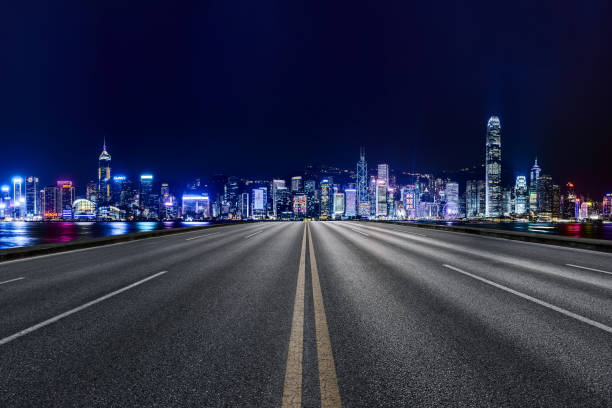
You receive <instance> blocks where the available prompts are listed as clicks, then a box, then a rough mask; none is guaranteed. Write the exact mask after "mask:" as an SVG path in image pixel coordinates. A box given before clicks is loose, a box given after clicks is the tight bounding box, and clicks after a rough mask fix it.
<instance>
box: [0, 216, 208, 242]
mask: <svg viewBox="0 0 612 408" xmlns="http://www.w3.org/2000/svg"><path fill="white" fill-rule="evenodd" d="M207 224H210V223H209V222H189V223H183V222H149V221H146V222H81V221H78V222H24V221H19V222H0V248H14V247H22V246H29V245H37V244H48V243H56V242H68V241H74V240H76V239H82V238H98V237H105V236H110V235H120V234H128V233H132V232H142V231H153V230H158V229H169V228H181V227H187V226H194V225H207Z"/></svg>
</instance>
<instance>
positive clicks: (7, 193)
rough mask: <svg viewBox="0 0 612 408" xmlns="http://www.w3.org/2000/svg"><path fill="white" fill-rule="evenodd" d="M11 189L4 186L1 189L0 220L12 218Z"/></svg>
mask: <svg viewBox="0 0 612 408" xmlns="http://www.w3.org/2000/svg"><path fill="white" fill-rule="evenodd" d="M10 209H11V187H10V186H8V185H3V186H2V187H0V219H4V218H6V217H9V216H11V214H10Z"/></svg>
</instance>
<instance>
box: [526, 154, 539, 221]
mask: <svg viewBox="0 0 612 408" xmlns="http://www.w3.org/2000/svg"><path fill="white" fill-rule="evenodd" d="M541 171H542V169H541V168H540V166H538V158H537V157H536V159H535V163H534V164H533V167H532V168H531V173H530V177H529V212H530V213H531V214H535V213H537V212H538V178H539V177H540V172H541Z"/></svg>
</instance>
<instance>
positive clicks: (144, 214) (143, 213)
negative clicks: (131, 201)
mask: <svg viewBox="0 0 612 408" xmlns="http://www.w3.org/2000/svg"><path fill="white" fill-rule="evenodd" d="M138 207H139V209H140V214H139V215H140V217H141V218H145V219H151V218H155V215H156V214H155V206H154V203H153V175H152V174H141V175H140V186H139V188H138Z"/></svg>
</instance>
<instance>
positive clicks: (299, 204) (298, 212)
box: [293, 193, 308, 218]
mask: <svg viewBox="0 0 612 408" xmlns="http://www.w3.org/2000/svg"><path fill="white" fill-rule="evenodd" d="M307 204H308V198H307V197H306V194H304V193H299V194H295V195H294V196H293V214H295V216H296V217H300V218H302V217H305V216H306V212H307V208H308V205H307Z"/></svg>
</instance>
